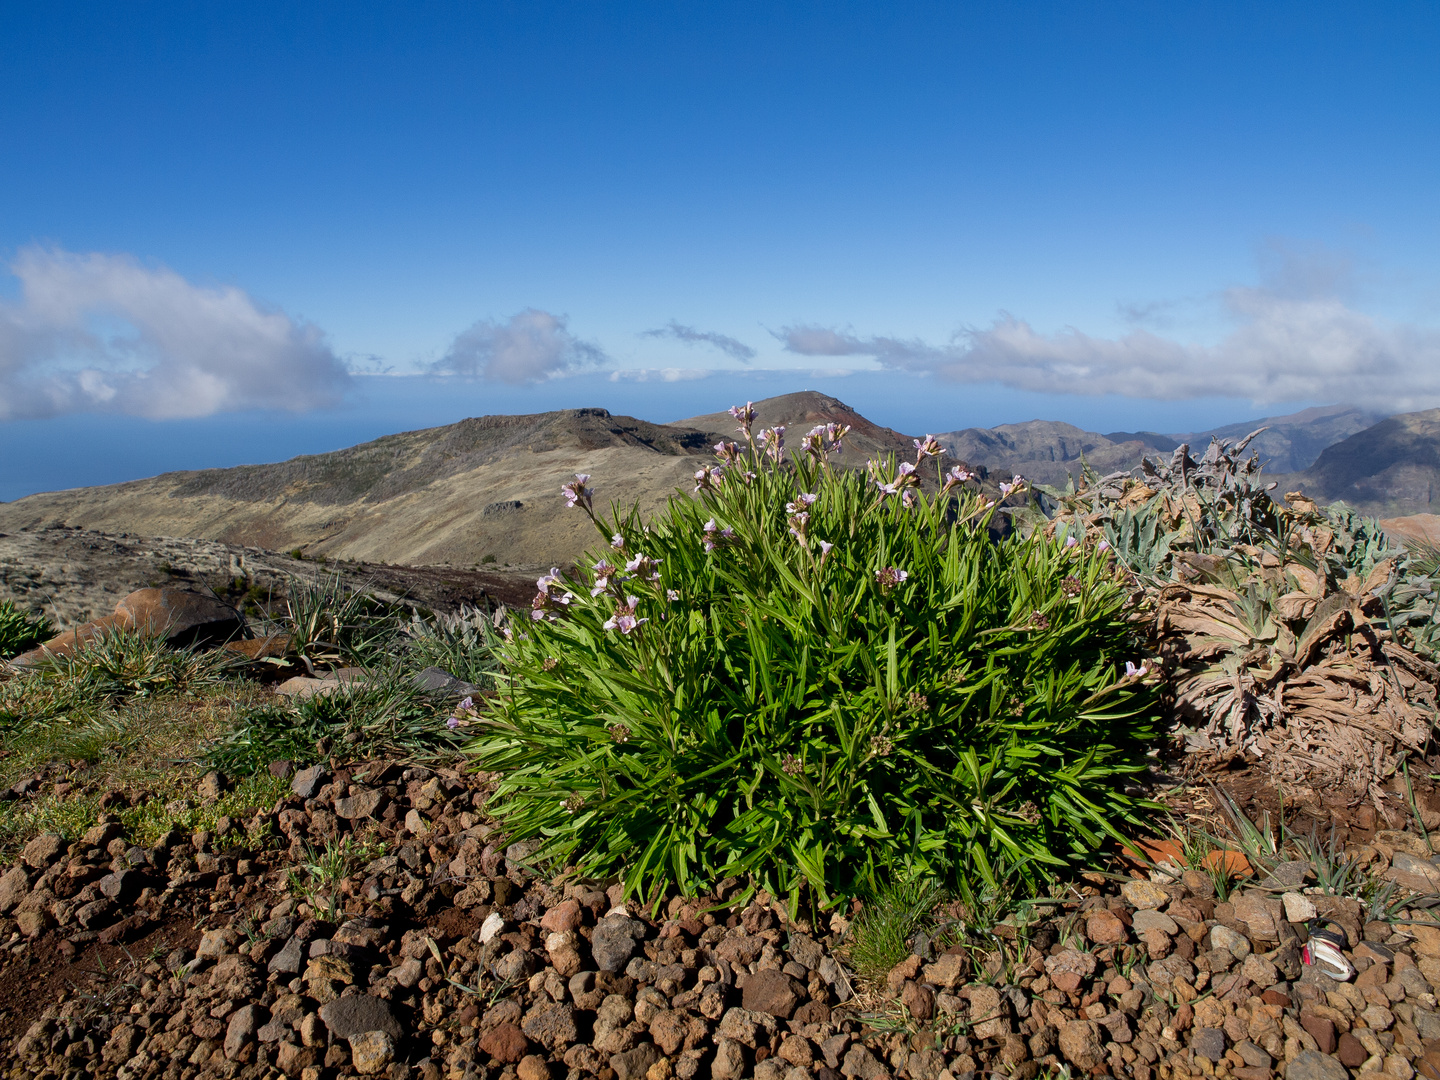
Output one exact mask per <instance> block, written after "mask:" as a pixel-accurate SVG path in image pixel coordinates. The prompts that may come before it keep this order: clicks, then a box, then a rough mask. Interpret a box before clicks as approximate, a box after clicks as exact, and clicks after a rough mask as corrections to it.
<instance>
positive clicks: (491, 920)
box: [480, 911, 505, 945]
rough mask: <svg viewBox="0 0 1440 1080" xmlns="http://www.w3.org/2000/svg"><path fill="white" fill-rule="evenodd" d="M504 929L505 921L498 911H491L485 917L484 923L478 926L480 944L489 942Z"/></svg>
mask: <svg viewBox="0 0 1440 1080" xmlns="http://www.w3.org/2000/svg"><path fill="white" fill-rule="evenodd" d="M504 929H505V920H504V918H502V917H501V915H500V913H499V912H498V911H492V912H491V913H490V914H489V915H487V916H485V921H484V922H483V923H481V924H480V944H481V945H484V944H486V943H487V942H489V941H490V940H491V939H492V938H494V937H495V935H496V934H498V933H500V931H501V930H504Z"/></svg>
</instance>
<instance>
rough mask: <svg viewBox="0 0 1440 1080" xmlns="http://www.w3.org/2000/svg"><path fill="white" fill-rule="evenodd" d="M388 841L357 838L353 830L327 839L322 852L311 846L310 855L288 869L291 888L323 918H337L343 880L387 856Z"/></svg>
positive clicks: (332, 919)
mask: <svg viewBox="0 0 1440 1080" xmlns="http://www.w3.org/2000/svg"><path fill="white" fill-rule="evenodd" d="M386 850H387V848H386V845H385V844H384V842H382V841H374V840H371V839H368V838H357V837H355V836H353V835H351V834H349V833H347V834H346V835H344V836H342V837H340V838H339V839H331V840H327V841H326V842H325V846H324V847H323V848H321V849H319V850H318V851H317V850H316V849H315V848H313V847H312V848H308V849H307V854H306V858H305V860H304V861H303V862H301V863H300V864H299V865H298V866H294V867H291V868H290V870H289V871H288V872H287V884H288V885H289V888H290V891H291V892H292V893H294V894H295V895H296V896H298V897H300V898H301V899H302V900H304V901H305V903H307V904H309V905H310V906H311V907H312V908H314V909H315V910H316V911H317V912H319V913H320V914H321V915H322V917H324V918H326V919H327V920H329V921H335V916H336V914H337V912H338V901H337V894H338V892H339V890H340V882H341V881H343V880H344V879H345V878H347V877H349V876H350V875H351V874H352V873H353V872H354V871H355V870H357V869H358V868H359V867H361V866H363V865H364V864H366V863H368V862H371V861H373V860H375V859H378V858H381V857H383V856H384V855H385V852H386Z"/></svg>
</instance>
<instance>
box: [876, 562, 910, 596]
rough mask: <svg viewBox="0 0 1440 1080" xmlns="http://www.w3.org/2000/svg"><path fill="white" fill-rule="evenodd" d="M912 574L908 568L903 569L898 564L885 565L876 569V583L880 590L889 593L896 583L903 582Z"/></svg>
mask: <svg viewBox="0 0 1440 1080" xmlns="http://www.w3.org/2000/svg"><path fill="white" fill-rule="evenodd" d="M909 576H910V572H909V571H908V570H901V569H900V568H899V567H898V566H885V567H881V568H880V569H879V570H876V571H875V584H877V585H879V586H880V591H881V592H885V593H888V592H889V591H890V590H891V589H893V588H895V586H896V585H900V584H903V583H904V581H905V579H906V578H908V577H909Z"/></svg>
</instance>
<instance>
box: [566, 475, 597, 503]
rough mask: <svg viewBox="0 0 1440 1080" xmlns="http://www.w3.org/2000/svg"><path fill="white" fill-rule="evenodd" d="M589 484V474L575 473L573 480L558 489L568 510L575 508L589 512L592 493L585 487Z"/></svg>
mask: <svg viewBox="0 0 1440 1080" xmlns="http://www.w3.org/2000/svg"><path fill="white" fill-rule="evenodd" d="M589 482H590V474H589V473H578V472H577V473H576V474H575V479H574V480H571V481H570V482H569V483H568V484H564V485H562V486H561V488H560V494H561V495H564V496H565V505H566V506H567V507H570V508H572V509H573V508H574V507H576V506H578V507H580V508H581V509H583V510H586V511H588V510H590V509H591V506H592V498H593V496H594V494H595V493H594V492H593V491H591V490H590V489H589V488H587V487H586V486H585V485H586V484H588V483H589Z"/></svg>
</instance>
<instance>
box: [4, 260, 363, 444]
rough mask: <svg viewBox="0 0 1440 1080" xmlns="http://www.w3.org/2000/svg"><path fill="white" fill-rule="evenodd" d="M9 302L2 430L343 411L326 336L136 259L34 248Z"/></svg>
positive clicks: (19, 268)
mask: <svg viewBox="0 0 1440 1080" xmlns="http://www.w3.org/2000/svg"><path fill="white" fill-rule="evenodd" d="M10 271H11V273H12V274H13V275H14V276H15V277H16V278H17V279H18V280H19V282H20V286H21V291H20V298H19V299H18V300H17V301H5V300H0V420H13V419H34V418H42V417H48V416H56V415H60V414H63V413H70V412H84V411H94V412H116V413H123V414H128V415H132V416H142V417H148V418H150V419H156V420H169V419H179V418H185V417H199V416H209V415H211V414H213V413H217V412H229V411H235V410H241V409H280V410H285V411H288V412H306V411H309V410H312V409H317V408H325V407H329V406H334V405H337V404H339V403H340V401H341V400H342V398H343V397H344V394H345V391H346V389H347V387H348V384H349V379H350V375H349V373H348V371H347V370H346V367H345V365H344V364H343V363H342V362H341V361H340V359H339V358H338V357H336V355H335V354H334V353H333V352H332V351H331V350H330V347H329V346H328V345H327V344H326V341H325V335H324V334H323V333H322V332H321V330H320V329H319V328H318V327H316V326H314V325H312V324H310V323H307V322H303V321H299V320H296V319H292V318H291V317H290V316H288V315H285V314H284V313H283V312H279V311H269V310H265V309H263V308H262V307H261V306H260V305H258V304H257V303H256V302H255V301H254V300H253V299H251V297H250V296H248V295H247V294H246V293H245V292H244V291H243V290H241V289H238V288H235V287H234V286H215V287H205V286H198V285H194V284H192V283H191V282H189V281H186V280H185V279H184V278H183V277H181V276H180V275H179V274H176V273H175V272H173V271H171V270H167V269H165V268H163V267H147V266H145V265H143V264H142V263H141V262H140V261H139V260H138V259H135V258H134V257H132V256H129V255H105V254H95V253H91V254H85V255H77V254H72V253H69V252H65V251H61V250H58V249H54V248H47V247H28V248H25V249H23V250H22V251H20V253H19V254H18V255H17V256H16V257H15V259H14V260H13V261H12V262H11V263H10Z"/></svg>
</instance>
